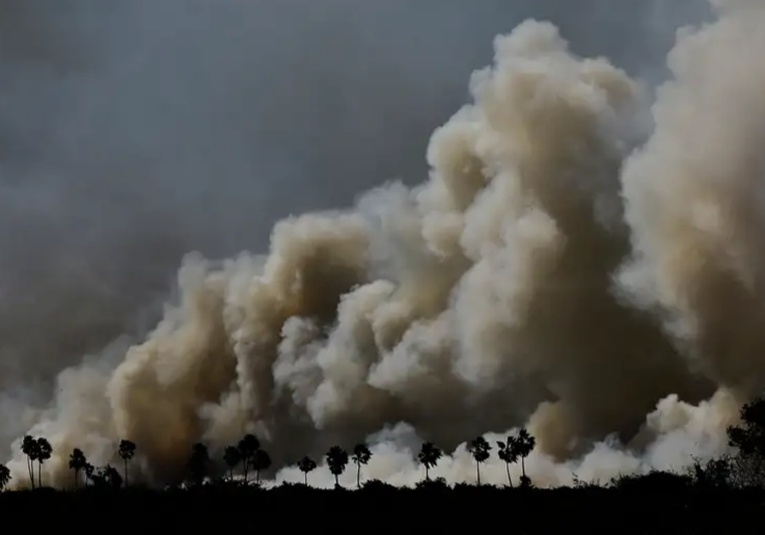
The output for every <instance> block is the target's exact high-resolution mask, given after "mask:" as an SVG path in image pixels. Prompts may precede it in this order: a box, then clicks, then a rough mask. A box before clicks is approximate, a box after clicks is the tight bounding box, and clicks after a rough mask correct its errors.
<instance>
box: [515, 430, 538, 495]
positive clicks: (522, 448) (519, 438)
mask: <svg viewBox="0 0 765 535" xmlns="http://www.w3.org/2000/svg"><path fill="white" fill-rule="evenodd" d="M512 444H513V451H515V453H516V455H517V456H518V457H520V459H521V473H522V474H523V475H522V476H521V486H522V487H527V486H529V485H530V484H531V480H530V479H529V478H528V477H526V463H525V460H526V457H528V456H529V454H530V453H531V452H532V451H533V450H534V446H535V444H536V441H535V440H534V437H532V436H531V435H530V434H529V432H528V431H526V429H524V428H521V429H520V430H519V431H518V434H517V435H516V436H515V437H513V439H512Z"/></svg>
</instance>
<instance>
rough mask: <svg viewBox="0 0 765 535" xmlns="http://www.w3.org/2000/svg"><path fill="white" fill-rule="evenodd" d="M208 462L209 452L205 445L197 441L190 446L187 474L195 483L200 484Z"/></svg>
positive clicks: (203, 478)
mask: <svg viewBox="0 0 765 535" xmlns="http://www.w3.org/2000/svg"><path fill="white" fill-rule="evenodd" d="M209 464H210V453H209V452H208V451H207V446H205V445H204V444H202V443H201V442H197V443H196V444H194V445H193V446H192V447H191V457H190V458H189V462H188V465H187V466H188V470H189V475H190V476H191V480H192V482H193V483H194V484H196V485H201V484H202V483H203V482H204V480H205V476H206V475H207V466H208V465H209Z"/></svg>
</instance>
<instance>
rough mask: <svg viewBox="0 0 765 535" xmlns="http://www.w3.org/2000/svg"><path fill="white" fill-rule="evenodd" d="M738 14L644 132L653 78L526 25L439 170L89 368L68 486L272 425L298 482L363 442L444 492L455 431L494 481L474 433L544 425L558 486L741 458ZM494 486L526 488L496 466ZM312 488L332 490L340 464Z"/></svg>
mask: <svg viewBox="0 0 765 535" xmlns="http://www.w3.org/2000/svg"><path fill="white" fill-rule="evenodd" d="M714 5H715V7H716V9H717V17H718V18H717V20H715V21H714V22H713V23H711V24H710V25H707V26H703V27H699V28H694V29H689V30H686V31H684V32H682V33H681V34H679V37H678V42H677V44H676V47H675V48H674V49H673V51H672V52H671V54H670V56H669V61H668V62H669V67H670V69H671V71H672V74H673V77H672V79H671V80H670V81H668V82H667V83H666V84H664V85H663V86H662V87H660V88H659V90H658V92H657V97H656V102H655V103H654V105H653V108H652V110H651V113H652V121H651V122H652V123H653V125H655V126H654V129H653V131H652V132H650V134H649V136H648V139H647V142H646V143H645V144H644V145H642V146H640V145H639V144H638V141H637V140H638V139H639V138H640V135H641V134H643V133H644V128H645V123H646V122H645V115H644V114H645V111H646V110H645V109H644V108H643V103H644V102H645V99H646V93H645V92H644V91H643V89H644V88H642V87H641V85H640V84H639V83H638V81H636V80H633V79H632V78H630V76H629V75H628V74H627V73H626V72H625V71H623V70H620V69H619V68H617V67H615V66H614V65H612V64H611V63H610V62H609V61H607V60H606V59H603V58H581V57H578V56H576V55H575V54H573V53H572V52H571V51H570V50H569V48H568V44H567V42H566V41H565V40H564V39H563V37H562V36H561V35H560V33H559V32H558V30H557V28H556V27H555V26H553V25H552V24H549V23H544V22H538V21H527V22H525V23H523V24H521V25H520V26H518V27H517V28H516V29H515V30H514V31H513V32H511V33H510V34H508V35H505V36H500V37H498V38H497V39H496V41H495V58H494V64H493V66H492V67H491V68H487V69H483V70H481V71H478V72H476V73H475V74H474V76H473V78H472V80H471V83H470V88H471V93H472V97H473V102H472V103H471V104H469V105H467V106H465V107H464V108H463V109H461V110H459V111H458V112H457V113H456V114H455V115H454V116H453V117H452V118H451V119H450V120H449V121H448V122H447V123H446V124H445V125H443V126H442V127H441V128H439V129H438V130H437V131H436V132H435V133H434V134H433V136H432V139H431V143H430V146H429V148H428V153H427V159H428V163H429V165H430V168H431V173H430V177H429V179H428V180H427V181H426V182H424V183H422V184H421V185H419V186H416V187H413V188H409V187H407V186H404V185H403V184H400V183H392V184H388V185H384V186H382V187H380V188H378V189H376V190H373V191H371V192H369V193H368V194H366V195H365V196H363V197H362V198H361V199H360V200H359V202H358V203H357V206H356V207H355V208H354V209H351V210H348V211H344V212H330V213H315V214H306V215H303V216H300V217H294V218H289V219H286V220H283V221H281V222H279V223H278V224H277V225H276V227H275V228H274V231H273V233H272V238H271V247H270V249H269V251H268V253H267V254H266V255H264V256H254V255H249V254H242V255H241V256H240V257H238V258H235V259H232V260H230V261H226V262H224V263H222V264H221V265H218V264H216V263H212V262H208V261H206V260H205V259H204V258H202V257H201V256H199V255H192V256H189V257H187V259H186V261H185V262H184V264H183V267H182V268H181V270H180V272H179V276H178V290H179V292H178V296H179V297H178V300H177V302H175V303H173V304H168V306H167V308H166V310H165V314H164V317H163V319H162V321H161V322H160V323H159V325H157V327H156V328H155V329H154V331H153V332H152V333H151V334H150V335H149V336H148V337H147V338H146V340H145V341H143V342H142V343H140V344H138V345H134V346H132V347H130V348H129V349H127V350H126V351H122V352H120V351H119V348H116V349H113V352H112V353H110V355H115V354H116V355H117V356H116V357H114V358H104V359H95V360H87V361H85V362H84V363H83V364H82V365H81V366H78V367H76V368H70V369H67V370H65V371H64V372H62V373H61V374H60V375H59V377H58V387H59V394H58V396H57V397H56V399H55V400H54V402H53V403H52V404H51V406H50V407H48V408H47V409H45V410H42V411H38V412H35V413H31V416H29V417H30V419H31V421H32V422H33V425H31V426H29V432H30V433H31V434H33V435H43V436H45V437H47V438H48V439H49V440H50V442H51V443H52V445H53V448H54V454H53V458H52V459H51V460H50V461H48V462H47V463H46V464H45V466H44V478H45V479H46V481H47V482H49V483H50V484H53V485H57V486H66V485H68V484H69V482H70V481H71V474H69V473H68V466H67V459H68V454H69V452H70V451H71V448H72V447H75V446H77V447H80V448H82V449H83V450H84V451H85V452H86V454H87V455H88V456H89V457H90V458H91V460H92V461H94V462H96V463H106V462H113V461H114V455H115V449H116V446H115V445H116V443H117V442H118V441H119V439H121V438H129V439H131V440H133V441H134V442H136V443H137V444H138V458H137V466H136V470H134V473H135V475H136V477H139V478H143V479H144V480H146V481H150V482H154V483H162V482H167V481H171V480H173V479H174V478H176V477H177V476H178V475H179V474H180V473H181V471H182V470H183V468H184V465H185V461H186V458H187V455H188V452H189V447H190V444H191V443H192V442H194V441H197V440H203V441H205V442H206V443H207V444H208V445H209V446H210V448H211V452H212V453H213V455H215V456H216V457H220V455H221V452H222V449H223V448H224V447H225V446H226V445H229V444H231V443H233V442H235V441H236V440H237V439H238V438H239V437H240V436H241V435H242V434H243V433H245V432H254V433H256V434H258V435H259V437H260V438H261V439H262V441H263V443H264V445H265V447H266V448H267V449H268V450H269V451H270V452H271V454H272V457H273V458H274V461H275V468H277V469H278V472H277V473H276V475H275V481H276V482H279V481H301V480H302V474H301V473H299V472H298V470H297V469H296V468H295V467H294V463H295V461H296V460H297V459H299V458H300V457H302V456H303V455H305V454H311V455H314V456H317V457H318V456H320V455H321V454H322V453H323V452H324V451H326V449H327V448H328V447H329V446H330V445H332V444H336V443H339V444H341V445H343V446H345V447H348V448H350V447H352V446H353V444H355V443H356V442H360V441H363V440H366V441H367V442H368V443H369V444H370V445H371V448H372V452H373V454H374V455H373V457H372V460H371V461H370V464H369V465H368V466H366V467H364V469H363V474H364V477H365V478H367V479H368V478H376V479H381V480H385V481H388V482H391V483H394V484H399V485H403V484H411V483H413V482H415V481H418V480H420V479H421V478H422V476H423V471H422V469H421V467H419V466H417V464H416V462H415V461H414V455H415V454H416V450H417V449H418V448H419V445H420V444H421V442H422V441H423V440H431V441H434V442H436V443H437V444H439V445H440V446H442V447H443V448H444V449H445V450H446V451H447V453H452V452H453V455H450V456H448V457H446V458H445V459H444V460H443V461H442V462H441V463H440V464H439V465H438V467H437V468H436V469H435V470H434V472H433V474H434V475H436V476H443V477H445V478H446V479H447V480H449V481H450V482H463V481H474V477H475V465H474V464H473V461H472V459H471V458H470V457H469V455H468V454H467V453H466V451H465V449H464V441H465V440H467V439H471V438H473V437H474V436H476V435H479V434H485V435H486V438H487V440H489V441H490V443H491V444H494V443H495V441H496V440H500V439H503V438H504V437H505V436H506V435H507V433H509V432H512V430H513V429H515V428H517V427H519V426H527V427H528V428H529V430H530V432H531V433H532V434H533V435H534V436H535V437H536V438H537V444H538V447H537V449H536V450H535V451H534V452H533V453H532V454H531V456H530V458H529V459H528V461H527V468H528V472H529V474H530V476H531V478H532V480H533V481H534V482H535V484H537V485H540V486H553V485H561V484H562V485H567V484H571V483H572V482H573V480H574V475H576V476H577V477H578V478H580V479H582V480H587V481H606V480H608V479H610V478H611V477H614V476H617V475H619V474H625V473H641V472H645V471H648V470H650V469H653V468H659V469H669V468H674V469H679V468H682V467H683V465H685V464H687V463H689V462H690V461H691V460H692V457H691V456H692V455H696V456H699V457H702V458H704V457H710V456H713V455H716V454H719V453H720V452H722V451H724V450H725V448H726V441H725V434H724V430H725V427H726V426H727V425H729V424H730V423H732V422H733V421H735V419H736V414H737V408H738V404H739V403H740V401H741V400H742V399H744V398H745V397H746V396H747V395H750V394H751V393H752V392H754V391H755V390H756V389H758V388H760V387H762V386H764V385H765V365H762V364H761V362H760V361H761V359H760V358H759V356H758V355H759V353H760V350H761V349H762V345H763V342H764V341H765V340H763V339H762V335H761V332H762V330H761V329H758V325H759V324H760V320H761V319H762V318H763V309H762V305H761V304H760V303H761V302H762V301H763V300H762V299H761V292H762V291H763V290H762V281H761V280H760V277H761V276H760V275H759V274H760V273H761V272H762V269H761V268H762V267H763V266H762V263H763V260H764V259H763V256H762V254H761V252H760V248H759V246H758V240H757V238H758V236H759V235H760V234H761V232H760V231H761V230H762V225H763V224H765V221H763V218H762V216H761V214H764V213H765V211H763V207H762V203H761V200H760V199H761V195H760V190H761V189H762V187H761V184H760V182H761V180H762V167H761V165H760V163H761V162H760V158H761V156H759V152H758V149H759V146H760V145H761V140H762V138H763V135H764V134H763V132H765V129H764V128H763V125H765V104H762V103H761V98H760V95H761V94H762V91H763V90H764V89H765V67H760V65H761V62H759V61H758V57H757V54H758V51H759V50H760V49H761V48H760V46H759V45H762V44H765V42H761V41H763V40H765V37H763V36H762V34H761V33H759V32H758V31H757V29H758V27H760V26H761V25H762V24H763V23H765V5H762V4H761V3H755V2H753V1H749V2H747V1H743V0H741V1H737V2H734V1H729V2H714ZM20 434H21V433H20ZM19 444H20V438H19V440H18V441H17V442H16V443H15V445H14V451H15V455H14V457H13V458H12V459H10V462H9V466H10V468H11V469H12V470H13V474H14V476H15V477H14V483H15V484H16V485H19V486H23V485H25V484H26V483H25V478H24V474H25V470H26V468H25V460H24V459H23V457H22V455H21V453H20V451H19ZM510 470H511V477H512V478H513V479H514V480H516V481H517V479H518V476H519V472H520V466H512V467H511V468H510ZM482 474H483V475H482V479H483V480H484V481H485V482H487V483H495V484H503V483H504V482H505V481H506V478H507V475H506V473H505V466H504V464H502V463H501V462H500V461H499V460H498V459H496V456H494V457H493V458H492V460H491V461H489V462H488V463H486V464H485V465H484V466H483V467H482ZM309 477H310V480H311V482H312V484H315V485H319V486H329V485H331V484H333V478H332V477H331V475H330V474H329V473H328V471H327V470H326V469H325V468H324V467H323V466H320V467H319V469H318V470H316V471H315V472H313V473H312V474H311V475H310V476H309ZM354 480H355V473H354V471H353V470H349V471H348V472H347V473H346V474H344V475H343V478H342V480H341V481H342V482H343V483H344V484H346V485H351V484H353V482H354Z"/></svg>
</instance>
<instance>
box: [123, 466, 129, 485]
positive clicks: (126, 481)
mask: <svg viewBox="0 0 765 535" xmlns="http://www.w3.org/2000/svg"><path fill="white" fill-rule="evenodd" d="M123 461H124V463H125V488H127V486H128V471H127V459H123Z"/></svg>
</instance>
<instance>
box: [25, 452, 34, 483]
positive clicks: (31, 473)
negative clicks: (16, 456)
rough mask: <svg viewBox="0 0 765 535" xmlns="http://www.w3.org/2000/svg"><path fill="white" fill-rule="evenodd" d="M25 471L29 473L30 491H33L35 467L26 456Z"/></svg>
mask: <svg viewBox="0 0 765 535" xmlns="http://www.w3.org/2000/svg"><path fill="white" fill-rule="evenodd" d="M27 471H28V472H29V480H30V481H31V482H32V490H34V489H35V465H34V461H33V460H32V459H31V458H29V457H28V456H27Z"/></svg>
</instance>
